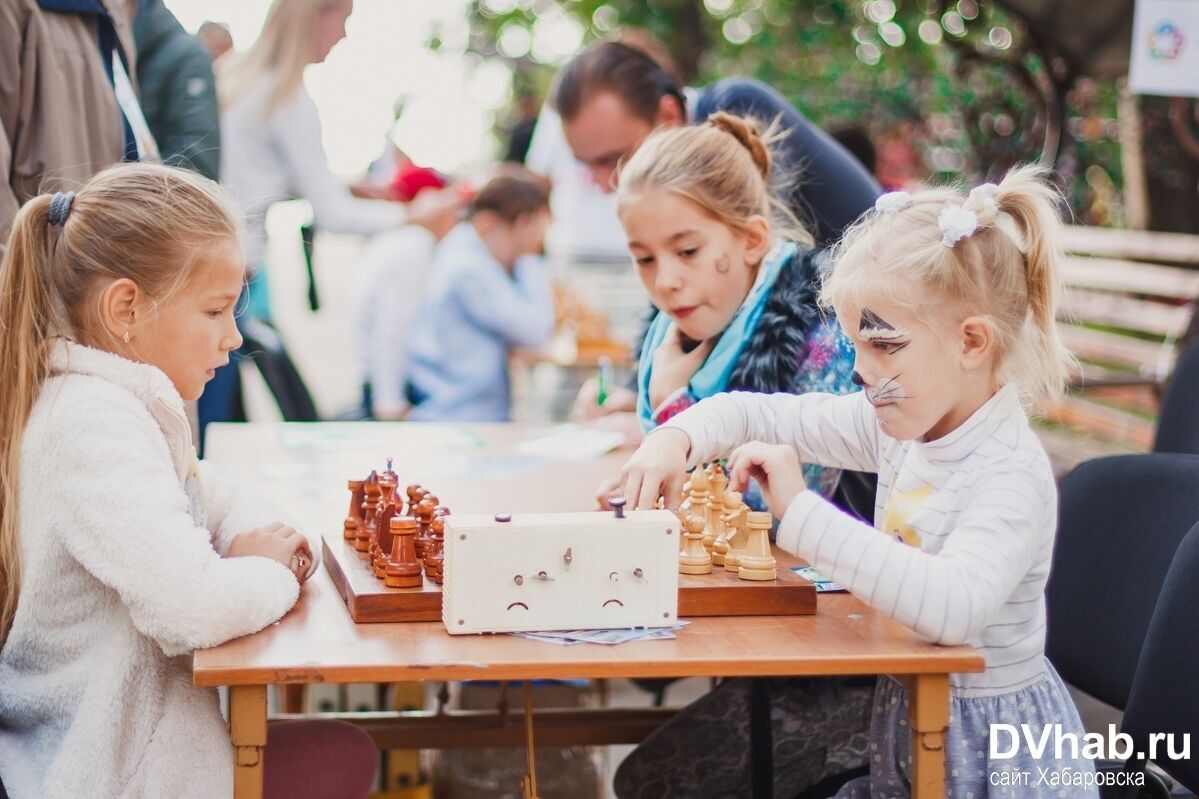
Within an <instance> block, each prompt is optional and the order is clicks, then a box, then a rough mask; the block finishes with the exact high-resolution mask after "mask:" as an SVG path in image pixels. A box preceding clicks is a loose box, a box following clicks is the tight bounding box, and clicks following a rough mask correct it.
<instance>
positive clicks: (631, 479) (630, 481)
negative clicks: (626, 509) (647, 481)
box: [620, 471, 642, 510]
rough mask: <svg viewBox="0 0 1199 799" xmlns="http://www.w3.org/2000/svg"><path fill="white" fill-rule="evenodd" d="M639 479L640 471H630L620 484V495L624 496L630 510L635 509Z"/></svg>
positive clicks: (638, 493)
mask: <svg viewBox="0 0 1199 799" xmlns="http://www.w3.org/2000/svg"><path fill="white" fill-rule="evenodd" d="M641 480H642V476H641V472H639V471H636V472H630V473H629V474H628V475H626V476H625V478H624V480H623V482H622V484H621V486H620V493H621V496H623V497H624V498H625V502H627V503H629V505H630V510H636V509H637V497H638V496H639V495H640V494H641Z"/></svg>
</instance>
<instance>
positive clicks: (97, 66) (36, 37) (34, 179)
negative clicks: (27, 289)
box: [0, 0, 158, 251]
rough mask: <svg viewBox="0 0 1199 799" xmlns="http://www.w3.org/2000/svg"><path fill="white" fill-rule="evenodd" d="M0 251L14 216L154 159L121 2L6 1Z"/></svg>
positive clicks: (0, 100) (0, 49)
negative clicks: (40, 199)
mask: <svg viewBox="0 0 1199 799" xmlns="http://www.w3.org/2000/svg"><path fill="white" fill-rule="evenodd" d="M0 45H2V46H0V173H3V175H4V176H5V180H4V182H3V183H0V251H2V250H3V247H4V242H5V240H6V239H7V238H8V231H9V228H10V227H11V226H12V221H13V218H14V217H15V216H16V213H17V209H18V208H20V207H21V206H22V205H24V204H25V202H26V201H28V200H30V199H31V198H33V197H36V196H37V195H38V194H41V193H43V192H53V191H65V190H69V189H75V188H78V187H79V186H80V185H82V184H83V182H84V181H86V180H87V179H88V178H90V177H91V176H92V175H94V174H96V173H97V172H99V171H100V170H102V169H104V168H105V167H107V166H111V165H112V164H115V163H118V162H120V161H139V160H149V161H154V160H157V158H158V150H157V146H156V144H155V142H154V137H153V135H152V134H151V133H150V129H149V127H148V126H147V125H146V121H145V118H144V117H143V115H142V111H141V107H140V106H139V104H138V100H137V94H136V92H135V90H134V83H133V81H134V77H133V76H135V75H136V69H135V61H136V57H135V50H134V44H133V33H132V31H131V26H130V21H129V14H128V9H127V6H126V4H125V3H123V2H120V0H5V2H3V3H0Z"/></svg>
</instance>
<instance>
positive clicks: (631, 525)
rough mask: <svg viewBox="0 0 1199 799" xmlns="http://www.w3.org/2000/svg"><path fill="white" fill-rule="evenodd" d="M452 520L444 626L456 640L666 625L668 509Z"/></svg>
mask: <svg viewBox="0 0 1199 799" xmlns="http://www.w3.org/2000/svg"><path fill="white" fill-rule="evenodd" d="M618 504H619V505H620V507H617V508H616V509H615V510H614V511H613V512H611V513H601V512H586V513H526V514H521V513H513V514H506V513H500V514H496V515H495V516H450V517H447V518H446V526H445V565H444V583H443V585H442V620H443V621H444V622H445V627H446V629H447V630H448V631H449V632H450V633H453V634H460V633H499V632H536V631H547V630H580V629H608V628H617V627H670V626H672V625H673V624H674V623H675V622H676V621H677V619H678V595H679V574H678V557H679V533H680V529H679V520H678V517H677V516H676V515H675V514H673V513H671V512H670V511H665V510H647V511H629V512H625V511H624V508H623V503H618Z"/></svg>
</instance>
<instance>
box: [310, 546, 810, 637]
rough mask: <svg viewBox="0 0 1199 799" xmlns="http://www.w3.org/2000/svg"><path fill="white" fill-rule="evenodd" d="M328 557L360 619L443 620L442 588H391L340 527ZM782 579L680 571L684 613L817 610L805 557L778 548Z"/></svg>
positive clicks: (770, 613)
mask: <svg viewBox="0 0 1199 799" xmlns="http://www.w3.org/2000/svg"><path fill="white" fill-rule="evenodd" d="M323 544H324V554H323V557H324V561H325V568H326V569H328V571H329V575H330V577H332V579H333V584H334V585H335V586H336V587H337V592H338V593H339V594H340V595H341V598H342V601H344V602H345V604H346V608H347V610H349V612H350V618H352V619H353V620H354V621H355V622H357V623H360V624H361V623H370V622H403V621H441V587H440V586H437V585H435V584H433V583H432V582H430V581H429V580H428V579H427V578H426V579H425V581H424V584H423V585H422V586H421V587H420V588H387V587H386V586H384V585H383V583H382V581H380V580H379V579H378V578H376V577H375V575H374V574H373V573H372V572H371V571H370V570H369V569H368V568H367V564H366V557H365V556H364V555H362V554H360V553H359V552H358V551H357V550H355V549H354V547H353V545H352V542H350V541H347V540H346V539H345V538H344V537H343V536H342V534H341V532H340V531H338V532H336V533H325V535H324V541H323ZM774 558H775V561H776V564H777V570H778V577H777V579H775V580H771V581H766V582H754V581H750V580H742V579H740V578H738V577H737V575H735V574H732V573H730V572H726V571H724V569H723V568H721V567H719V566H713V567H712V573H711V574H698V575H690V574H680V575H679V616H680V617H681V618H688V617H694V616H807V615H811V614H813V613H815V612H816V588H815V586H813V585H812V583H810V582H808V581H807V580H805V579H804V578H802V577H800V576H799V575H797V574H796V573H795V572H793V571H791V567H792V566H802V565H804V563H803V561H800V560H798V559H796V558H794V557H792V556H790V555H788V554H787V553H785V552H782V551H780V550H778V549H775V550H774Z"/></svg>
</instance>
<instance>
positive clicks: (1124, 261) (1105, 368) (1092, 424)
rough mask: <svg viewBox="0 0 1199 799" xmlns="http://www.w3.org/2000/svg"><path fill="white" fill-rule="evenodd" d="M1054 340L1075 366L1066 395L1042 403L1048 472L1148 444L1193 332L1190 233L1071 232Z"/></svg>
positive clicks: (1194, 247) (1198, 323) (1194, 274)
mask: <svg viewBox="0 0 1199 799" xmlns="http://www.w3.org/2000/svg"><path fill="white" fill-rule="evenodd" d="M1066 252H1067V256H1066V259H1065V262H1064V264H1063V266H1064V272H1065V282H1066V294H1065V297H1064V301H1063V303H1062V311H1063V313H1062V315H1061V318H1060V319H1059V321H1060V322H1061V324H1062V327H1061V329H1062V338H1063V339H1064V341H1065V343H1066V345H1067V346H1068V347H1070V349H1071V350H1073V351H1074V353H1075V354H1076V355H1077V356H1078V358H1079V361H1080V362H1081V369H1080V371H1079V373H1078V374H1077V375H1076V376H1075V380H1074V385H1073V387H1072V389H1071V391H1070V393H1069V395H1068V396H1067V397H1066V398H1064V399H1062V400H1060V401H1057V402H1052V403H1043V404H1042V406H1041V408H1040V411H1041V413H1042V415H1043V424H1042V427H1041V430H1040V432H1041V437H1042V441H1043V442H1044V443H1045V447H1046V450H1048V452H1049V455H1050V459H1051V460H1052V461H1053V464H1054V469H1055V471H1056V472H1057V473H1058V474H1059V476H1060V475H1062V474H1064V473H1066V472H1068V471H1069V470H1070V469H1072V468H1073V467H1074V466H1075V465H1077V464H1078V463H1079V462H1081V461H1083V460H1088V459H1090V458H1093V457H1099V456H1101V455H1106V454H1113V453H1117V452H1137V451H1145V450H1148V449H1150V448H1151V447H1152V446H1153V436H1154V431H1155V420H1156V417H1157V410H1158V406H1159V404H1160V400H1161V393H1162V390H1163V388H1164V387H1165V384H1166V382H1167V381H1168V380H1169V377H1170V374H1171V372H1172V371H1173V368H1174V362H1175V360H1176V359H1177V357H1178V354H1179V352H1180V351H1181V349H1182V347H1183V346H1184V345H1185V343H1186V342H1188V341H1190V340H1191V339H1192V338H1194V337H1195V336H1196V334H1197V333H1199V319H1197V317H1196V315H1195V302H1196V300H1197V299H1199V236H1193V235H1184V234H1174V233H1149V232H1144V231H1130V230H1113V229H1107V228H1088V227H1070V228H1068V229H1067V232H1066Z"/></svg>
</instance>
